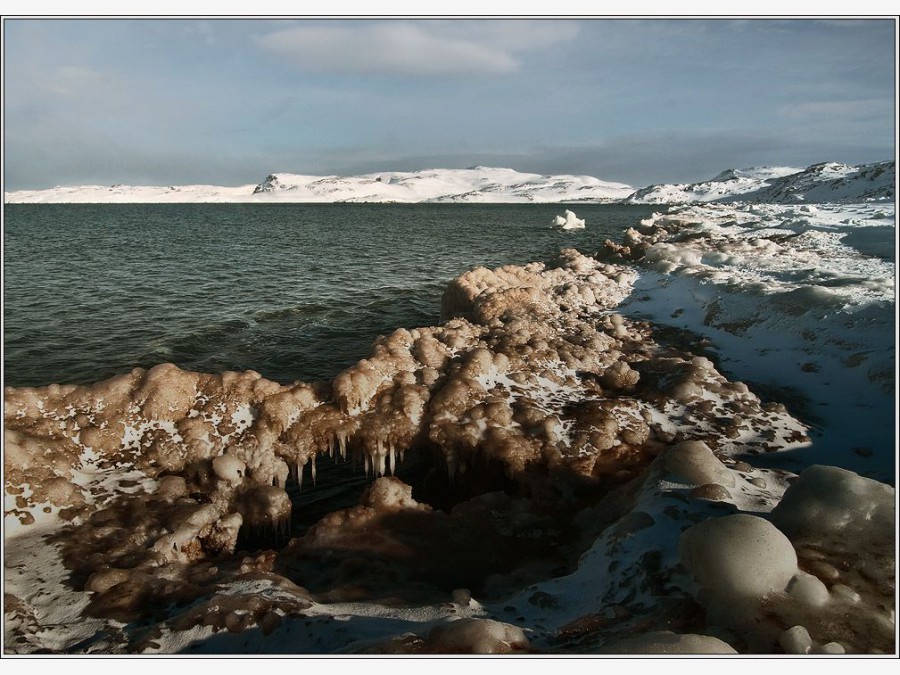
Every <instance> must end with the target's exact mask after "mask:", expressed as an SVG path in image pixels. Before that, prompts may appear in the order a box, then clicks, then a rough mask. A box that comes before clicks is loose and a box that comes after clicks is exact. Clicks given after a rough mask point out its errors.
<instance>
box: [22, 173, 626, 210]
mask: <svg viewBox="0 0 900 675" xmlns="http://www.w3.org/2000/svg"><path fill="white" fill-rule="evenodd" d="M633 192H634V188H633V187H631V186H629V185H625V184H623V183H612V182H608V181H603V180H599V179H598V178H593V177H591V176H541V175H539V174H533V173H519V172H518V171H513V170H512V169H496V168H489V167H482V166H477V167H472V168H470V169H429V170H426V171H413V172H397V171H385V172H379V173H370V174H364V175H361V176H303V175H297V174H291V173H275V174H271V175H269V176H268V177H267V178H266V179H265V180H264V181H263V182H262V183H260V184H259V185H244V186H241V187H234V188H230V187H214V186H209V185H189V186H182V187H174V186H173V187H148V186H134V187H128V186H118V185H117V186H112V187H109V186H99V185H89V186H83V187H57V188H52V189H49V190H24V191H19V192H8V193H6V195H5V197H6V202H7V203H51V202H60V203H63V202H69V203H101V202H113V203H129V202H476V203H479V202H480V203H528V202H536V203H541V202H547V203H558V202H617V201H621V200H622V199H624V198H625V197H627V196H628V195H630V194H631V193H633Z"/></svg>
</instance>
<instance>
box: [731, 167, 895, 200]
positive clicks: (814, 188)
mask: <svg viewBox="0 0 900 675" xmlns="http://www.w3.org/2000/svg"><path fill="white" fill-rule="evenodd" d="M895 182H896V168H895V164H894V162H877V163H875V164H862V165H860V166H849V165H847V164H838V163H837V162H823V163H822V164H813V165H812V166H810V167H808V168H807V169H804V170H803V171H800V172H799V173H796V174H794V175H792V176H784V177H782V178H778V179H776V180H773V181H771V182H770V183H769V185H768V186H767V187H764V188H762V189H760V190H759V191H757V192H754V193H752V194H749V195H745V197H744V199H745V200H746V201H753V202H768V203H777V204H794V203H797V202H814V203H824V202H831V203H838V202H839V203H848V202H861V201H869V200H880V199H886V200H893V198H894V194H895V192H894V185H895Z"/></svg>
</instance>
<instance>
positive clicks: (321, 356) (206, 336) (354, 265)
mask: <svg viewBox="0 0 900 675" xmlns="http://www.w3.org/2000/svg"><path fill="white" fill-rule="evenodd" d="M571 208H572V209H573V210H574V211H575V212H576V213H577V214H578V216H579V217H581V218H585V219H586V220H587V228H586V229H585V230H580V231H570V232H565V231H561V230H558V229H554V228H552V227H551V226H550V223H551V221H552V219H553V217H554V216H555V215H557V214H562V212H563V210H564V207H562V206H560V205H449V204H448V205H432V204H409V205H406V204H404V205H393V204H378V205H368V204H326V205H295V204H271V205H269V204H267V205H257V204H254V205H240V204H197V205H187V204H154V205H149V204H141V205H114V204H104V205H63V204H58V205H46V204H45V205H7V206H6V211H5V222H4V244H5V253H4V280H5V292H4V320H5V329H4V346H5V356H4V367H5V377H4V381H5V384H7V385H12V386H35V385H44V384H49V383H52V382H59V383H88V382H96V381H98V380H101V379H104V378H107V377H110V376H112V375H116V374H119V373H122V372H127V371H128V370H130V369H131V368H134V367H135V366H141V367H149V366H153V365H155V364H157V363H164V362H172V363H176V364H177V365H179V366H181V367H182V368H187V369H190V370H199V371H203V372H221V371H223V370H245V369H252V370H256V371H258V372H260V373H262V374H263V375H264V376H266V377H268V378H270V379H274V380H277V381H280V382H291V381H293V380H296V379H302V380H313V379H318V378H329V377H332V376H334V375H335V374H336V373H338V372H339V371H340V370H341V369H343V368H345V367H347V366H349V365H352V364H353V363H355V362H356V361H358V360H359V359H360V358H363V357H364V356H365V355H366V354H367V352H368V349H369V347H370V345H371V343H372V340H373V339H374V338H375V337H377V336H378V335H381V334H386V333H390V332H391V331H393V330H394V329H395V328H398V327H401V326H403V327H408V328H411V327H415V326H424V325H432V324H434V323H436V322H437V321H438V320H439V314H440V298H441V294H442V293H443V290H444V287H445V285H446V283H447V282H448V281H449V280H451V279H452V278H454V277H455V276H457V275H459V274H461V273H462V272H464V271H465V270H467V269H470V268H472V267H474V266H477V265H485V266H496V265H501V264H506V263H513V264H522V263H526V262H531V261H533V260H548V259H551V258H553V257H554V256H555V254H556V253H557V252H558V251H559V249H560V248H563V247H566V246H573V247H575V248H578V249H579V250H581V251H583V252H585V253H591V252H594V251H596V250H597V249H598V248H599V246H600V244H601V243H602V242H603V240H604V239H606V238H607V237H609V238H613V239H615V240H619V239H620V238H621V235H622V231H623V230H624V229H625V228H627V227H629V226H633V225H637V223H638V221H639V220H640V219H641V218H645V217H647V216H648V215H650V213H652V212H653V210H654V208H655V210H659V207H658V206H657V207H652V206H620V205H578V206H575V207H571Z"/></svg>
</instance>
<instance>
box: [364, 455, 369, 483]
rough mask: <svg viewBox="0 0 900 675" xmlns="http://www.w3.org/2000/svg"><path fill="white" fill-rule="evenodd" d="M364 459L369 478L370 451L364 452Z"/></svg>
mask: <svg viewBox="0 0 900 675" xmlns="http://www.w3.org/2000/svg"><path fill="white" fill-rule="evenodd" d="M363 460H364V461H365V463H366V477H367V478H368V476H369V453H368V452H366V453H363Z"/></svg>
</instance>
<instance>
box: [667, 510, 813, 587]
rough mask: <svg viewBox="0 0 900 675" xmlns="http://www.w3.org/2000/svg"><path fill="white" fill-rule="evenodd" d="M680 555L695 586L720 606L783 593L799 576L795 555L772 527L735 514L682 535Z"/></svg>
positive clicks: (759, 520) (686, 531) (690, 529)
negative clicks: (709, 595)
mask: <svg viewBox="0 0 900 675" xmlns="http://www.w3.org/2000/svg"><path fill="white" fill-rule="evenodd" d="M679 553H680V556H681V562H682V564H683V565H684V566H685V567H686V568H687V569H688V571H690V573H691V574H692V575H693V576H694V578H695V579H696V581H697V583H698V584H699V585H700V586H701V587H702V588H704V589H705V590H706V591H708V592H709V593H710V594H712V595H713V596H715V597H717V598H719V599H720V600H739V599H751V598H761V597H762V596H764V595H766V594H768V593H772V592H778V591H783V590H784V589H785V587H787V585H788V583H789V582H790V581H791V579H792V578H793V576H794V575H795V574H797V571H798V570H797V553H796V552H795V551H794V547H793V546H792V545H791V542H790V540H789V539H788V538H787V537H786V536H784V534H782V533H781V532H780V531H779V530H778V528H776V527H775V526H774V525H772V523H770V522H769V521H767V520H763V519H762V518H758V517H756V516H749V515H745V514H736V515H731V516H725V517H722V518H714V519H711V520H707V521H705V522H703V523H700V524H699V525H694V526H693V527H691V528H689V529H687V530H685V532H684V533H682V535H681V542H680V544H679Z"/></svg>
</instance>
